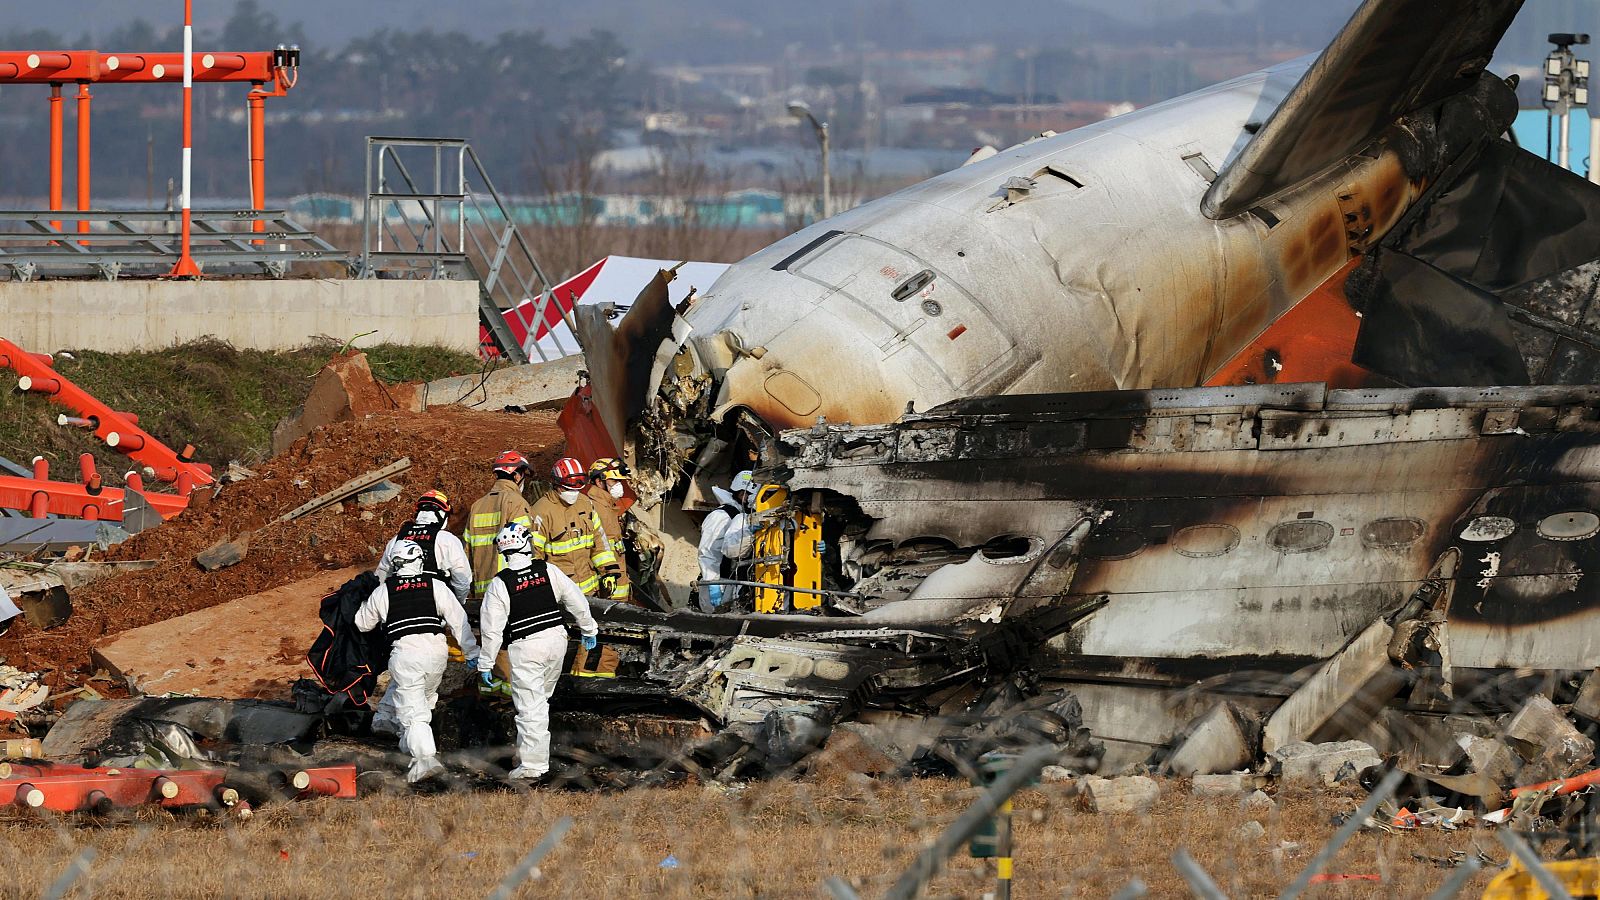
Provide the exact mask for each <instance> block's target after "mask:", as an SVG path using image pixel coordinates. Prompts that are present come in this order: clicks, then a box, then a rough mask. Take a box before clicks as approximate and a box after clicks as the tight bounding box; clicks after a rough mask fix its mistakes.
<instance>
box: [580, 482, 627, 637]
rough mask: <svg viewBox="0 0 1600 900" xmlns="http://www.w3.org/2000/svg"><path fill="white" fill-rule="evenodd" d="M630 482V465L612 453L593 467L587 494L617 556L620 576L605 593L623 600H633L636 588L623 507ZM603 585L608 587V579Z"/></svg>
mask: <svg viewBox="0 0 1600 900" xmlns="http://www.w3.org/2000/svg"><path fill="white" fill-rule="evenodd" d="M627 481H628V467H627V466H626V465H624V464H623V462H622V460H620V459H613V458H612V457H609V456H604V457H601V458H600V459H597V460H595V461H594V462H593V463H592V464H590V466H589V489H588V491H587V492H585V493H586V496H587V497H588V498H589V499H590V500H592V501H593V502H594V508H595V511H596V512H598V513H599V514H600V526H601V530H602V531H604V532H605V535H606V540H608V541H610V542H611V550H612V552H614V553H616V555H617V577H616V580H615V581H614V582H613V583H612V584H611V586H610V590H609V591H602V595H603V596H607V597H610V599H612V600H620V601H621V602H623V603H633V604H635V605H637V601H635V600H634V599H633V589H632V586H631V585H630V584H629V583H628V561H627V545H626V544H625V543H624V542H623V535H622V531H623V527H622V526H623V516H624V515H626V512H625V510H624V509H623V503H624V502H625V501H624V494H625V491H626V487H627ZM601 582H602V583H601V587H602V588H605V587H606V585H605V583H604V579H603V578H602V579H601Z"/></svg>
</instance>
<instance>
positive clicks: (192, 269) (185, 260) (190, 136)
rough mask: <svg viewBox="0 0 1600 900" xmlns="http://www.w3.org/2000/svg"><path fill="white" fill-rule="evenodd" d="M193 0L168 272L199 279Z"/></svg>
mask: <svg viewBox="0 0 1600 900" xmlns="http://www.w3.org/2000/svg"><path fill="white" fill-rule="evenodd" d="M193 129H194V0H183V193H181V194H180V195H179V200H180V201H181V202H180V203H179V206H180V207H181V208H182V210H183V211H182V220H181V221H182V225H181V230H180V234H181V238H180V244H179V250H178V261H177V263H176V264H174V265H173V267H172V271H171V272H170V273H168V274H169V275H170V276H171V277H173V278H199V277H200V267H199V266H197V265H195V264H194V257H192V256H191V255H190V254H189V242H190V238H191V230H192V228H191V222H190V217H191V211H190V204H191V202H192V201H193V194H192V188H193V181H192V179H191V178H190V171H191V168H192V166H193V162H194V130H193Z"/></svg>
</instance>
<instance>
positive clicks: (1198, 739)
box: [1164, 701, 1261, 775]
mask: <svg viewBox="0 0 1600 900" xmlns="http://www.w3.org/2000/svg"><path fill="white" fill-rule="evenodd" d="M1260 727H1261V726H1260V721H1259V720H1258V719H1255V718H1254V717H1253V716H1250V715H1249V714H1248V713H1246V712H1245V711H1244V710H1242V709H1238V708H1237V707H1235V706H1234V705H1233V704H1231V703H1228V702H1227V701H1222V702H1220V703H1218V704H1217V705H1216V706H1213V707H1212V708H1211V709H1210V710H1209V711H1208V712H1206V714H1205V715H1203V716H1201V717H1200V718H1199V720H1197V721H1196V722H1195V723H1194V726H1193V727H1192V728H1190V729H1189V734H1188V736H1187V737H1185V738H1184V739H1183V742H1182V743H1180V744H1179V745H1178V746H1177V748H1176V749H1174V750H1173V751H1172V755H1171V756H1169V757H1167V761H1166V765H1165V766H1164V769H1165V771H1168V772H1171V773H1173V774H1175V775H1210V774H1214V773H1218V772H1233V771H1236V770H1238V769H1243V768H1247V767H1249V765H1250V763H1251V761H1252V760H1254V759H1255V756H1256V752H1255V746H1256V739H1257V737H1258V736H1259V734H1260Z"/></svg>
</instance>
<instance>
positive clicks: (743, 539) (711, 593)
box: [698, 475, 755, 612]
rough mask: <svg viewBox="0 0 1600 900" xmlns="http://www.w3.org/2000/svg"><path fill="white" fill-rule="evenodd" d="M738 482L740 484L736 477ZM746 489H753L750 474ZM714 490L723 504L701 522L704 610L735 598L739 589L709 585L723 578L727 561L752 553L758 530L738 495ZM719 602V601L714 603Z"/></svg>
mask: <svg viewBox="0 0 1600 900" xmlns="http://www.w3.org/2000/svg"><path fill="white" fill-rule="evenodd" d="M734 483H735V484H736V485H737V484H739V483H740V481H739V480H738V479H735V481H734ZM743 484H744V485H745V487H744V490H749V487H748V485H749V484H750V480H749V476H748V475H746V476H745V477H744V480H743ZM711 493H712V494H713V495H714V496H715V497H716V498H717V502H718V503H720V504H721V506H718V507H717V508H716V509H714V510H712V511H711V512H710V514H708V515H707V516H706V517H705V521H703V522H701V523H700V545H699V548H698V549H699V554H700V610H701V611H702V612H716V610H717V608H718V607H720V606H721V605H722V602H723V599H724V598H727V597H731V596H732V595H733V594H734V593H735V591H734V589H732V588H726V589H725V588H724V587H723V586H722V585H713V584H707V582H710V581H716V580H718V579H720V578H722V577H723V571H722V565H723V561H724V560H738V559H742V558H744V557H746V556H748V555H750V548H751V546H752V545H753V544H754V542H755V541H754V539H755V530H754V529H753V528H751V527H750V515H749V513H747V512H745V511H744V504H743V503H741V502H740V501H739V498H738V497H735V496H734V495H733V494H730V493H729V492H727V491H725V490H723V489H722V488H719V487H714V488H712V489H711ZM713 601H715V602H713Z"/></svg>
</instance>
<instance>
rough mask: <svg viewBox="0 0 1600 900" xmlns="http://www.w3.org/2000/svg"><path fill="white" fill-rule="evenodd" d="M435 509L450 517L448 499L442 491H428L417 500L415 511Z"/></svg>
mask: <svg viewBox="0 0 1600 900" xmlns="http://www.w3.org/2000/svg"><path fill="white" fill-rule="evenodd" d="M424 509H437V510H438V511H440V512H442V513H444V514H445V515H447V516H448V515H450V498H449V497H448V496H446V494H445V492H444V491H429V492H427V493H426V494H423V495H422V496H421V497H418V498H417V510H418V511H419V512H420V511H422V510H424Z"/></svg>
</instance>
